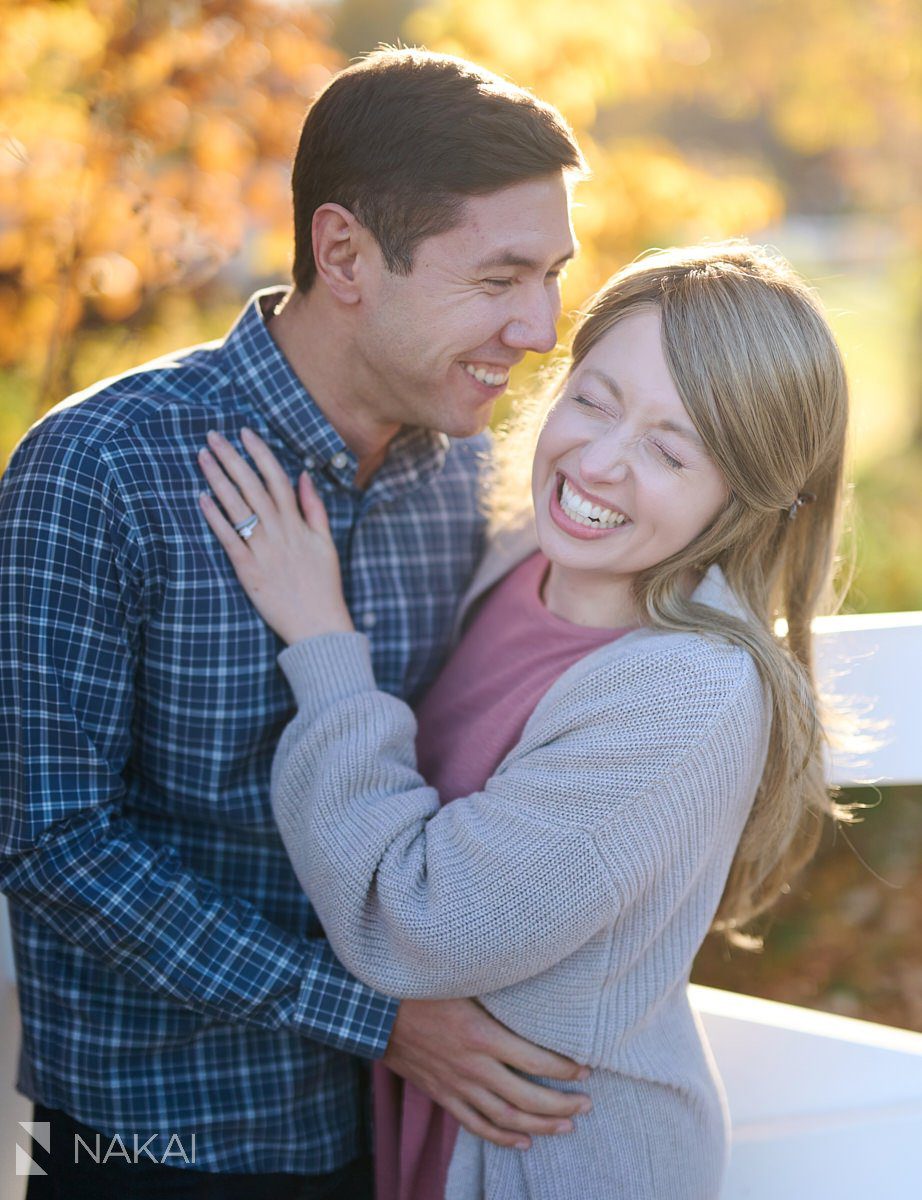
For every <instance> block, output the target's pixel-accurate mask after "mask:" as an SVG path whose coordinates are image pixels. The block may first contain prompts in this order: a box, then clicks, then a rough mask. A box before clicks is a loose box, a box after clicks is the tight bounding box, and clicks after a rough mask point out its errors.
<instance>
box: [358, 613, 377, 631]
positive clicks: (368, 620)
mask: <svg viewBox="0 0 922 1200" xmlns="http://www.w3.org/2000/svg"><path fill="white" fill-rule="evenodd" d="M377 623H378V618H377V616H376V614H375V613H373V612H366V613H362V624H363V625H364V626H365V628H366V629H374V627H375V625H377Z"/></svg>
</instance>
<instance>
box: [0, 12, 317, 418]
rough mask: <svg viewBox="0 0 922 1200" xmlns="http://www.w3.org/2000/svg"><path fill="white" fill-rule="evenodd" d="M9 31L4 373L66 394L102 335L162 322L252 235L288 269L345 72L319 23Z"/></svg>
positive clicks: (0, 22) (4, 87)
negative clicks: (319, 103)
mask: <svg viewBox="0 0 922 1200" xmlns="http://www.w3.org/2000/svg"><path fill="white" fill-rule="evenodd" d="M0 28H2V29H3V36H2V38H0V310H2V313H3V314H4V315H6V316H8V317H9V319H8V320H7V321H5V322H4V330H3V331H0V364H5V365H15V364H20V365H22V366H24V367H25V368H26V369H27V370H28V371H31V372H34V373H35V374H36V375H39V374H40V375H41V377H42V378H43V379H44V380H45V381H46V383H48V384H49V386H50V382H53V383H54V386H62V387H67V386H69V383H70V382H71V381H70V379H69V375H70V372H71V366H72V364H73V362H74V361H75V359H76V358H77V357H79V350H80V340H81V338H83V337H84V333H85V332H88V331H89V330H91V329H92V328H93V327H94V326H97V325H99V324H100V323H101V322H102V323H106V322H121V321H124V320H126V319H128V318H130V317H135V318H136V319H146V320H152V319H153V318H154V315H155V313H154V307H155V305H156V303H157V300H158V297H160V296H162V295H163V294H164V291H165V289H167V288H172V287H176V286H181V287H184V288H200V287H201V286H202V285H203V284H204V283H206V282H207V281H208V280H209V279H210V278H212V277H213V276H214V274H215V272H216V271H217V270H219V268H220V267H221V265H222V264H223V263H224V262H226V261H227V260H228V259H229V258H230V257H231V256H232V255H234V254H236V253H237V252H238V251H239V250H240V248H241V246H243V245H244V243H245V241H246V239H247V236H248V230H251V229H252V230H253V236H258V237H259V238H260V239H261V240H262V245H263V246H264V247H266V246H273V247H274V251H273V253H272V255H271V256H270V257H271V259H272V262H273V264H274V263H276V262H280V261H281V262H284V261H285V259H286V257H287V255H286V254H285V253H282V252H280V242H281V241H283V240H286V239H290V228H289V226H290V215H289V211H288V201H287V190H288V188H287V179H288V171H289V167H290V156H291V153H292V150H293V148H294V145H295V142H296V138H297V133H298V129H299V127H300V123H301V121H302V120H303V116H304V111H305V108H306V101H307V97H308V96H309V95H310V94H312V93H313V92H314V91H315V90H316V88H317V87H318V86H320V85H322V84H323V82H325V80H326V79H327V78H329V74H330V72H331V70H333V69H334V68H336V67H337V66H338V65H340V63H339V58H338V56H337V54H336V53H335V51H333V50H332V49H331V48H330V47H329V45H328V44H327V43H326V40H325V39H326V25H325V23H324V22H323V20H322V19H321V18H319V17H318V16H317V15H316V14H315V13H314V12H312V11H311V10H310V8H308V7H306V6H304V5H296V6H292V5H286V6H284V8H282V7H277V6H274V5H272V4H269V3H266V2H264V0H198V2H196V0H188V2H187V3H184V4H182V5H177V4H162V5H161V4H155V3H141V2H139V0H70V2H69V3H66V4H64V3H51V2H49V0H0ZM145 314H148V316H147V317H145ZM75 338H76V340H74V339H75ZM68 339H69V340H68ZM43 355H44V356H45V359H44V361H43V358H42V356H43ZM49 355H50V356H54V357H56V361H55V362H50V361H49V360H48V356H49ZM57 398H58V397H57V395H54V394H48V395H43V396H38V397H37V405H38V407H42V406H44V404H46V403H48V402H50V401H52V400H54V399H57Z"/></svg>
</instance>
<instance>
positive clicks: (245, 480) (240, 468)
mask: <svg viewBox="0 0 922 1200" xmlns="http://www.w3.org/2000/svg"><path fill="white" fill-rule="evenodd" d="M207 437H208V448H209V450H210V451H211V453H212V454H213V455H214V457H215V458H216V459H217V460H218V462H220V464H221V466H222V467H223V468H224V472H226V475H227V477H228V478H229V479H230V481H231V483H230V484H228V483H227V481H226V480H225V483H224V485H223V494H222V491H218V488H217V486H216V478H215V477H213V476H212V475H209V474H208V472H207V471H206V472H205V474H206V477H207V479H208V482H209V483H210V484H211V486H212V488H213V489H214V493H215V495H216V496H217V497H218V499H219V500H220V501H221V503H222V504H223V505H224V508H225V509H226V511H227V513H228V515H229V516H230V518H231V520H232V521H234V522H237V521H240V520H243V517H235V516H234V512H233V510H232V509H231V508H230V507H229V504H228V500H225V496H227V497H228V499H230V498H231V497H232V495H233V494H234V493H236V495H237V499H236V501H235V503H236V507H237V508H238V509H239V508H240V507H241V504H240V497H242V498H243V508H244V516H248V515H249V513H251V512H255V513H256V514H257V516H258V517H259V518H260V520H262V521H268V520H270V519H271V517H272V515H273V514H274V513H275V512H277V511H278V507H277V505H276V503H275V501H274V500H273V498H272V497H271V496H270V494H269V492H268V491H267V490H266V488H265V486H264V485H263V482H262V480H261V479H260V478H259V476H258V475H257V474H256V472H255V471H254V470H253V468H252V467H251V466H250V464H249V463H248V462H246V461H245V459H244V458H243V457H242V456H241V455H240V454H238V453H237V451H236V450H235V449H234V447H233V446H232V445H231V444H230V442H229V441H228V440H227V438H225V437H222V436H221V434H220V433H217V432H216V431H215V430H214V429H210V430H209V431H208V435H207ZM206 454H207V452H203V453H202V454H200V455H199V462H200V464H201V466H202V470H203V471H204V470H205V466H206V463H207V458H206V457H205V455H206ZM289 490H290V488H289Z"/></svg>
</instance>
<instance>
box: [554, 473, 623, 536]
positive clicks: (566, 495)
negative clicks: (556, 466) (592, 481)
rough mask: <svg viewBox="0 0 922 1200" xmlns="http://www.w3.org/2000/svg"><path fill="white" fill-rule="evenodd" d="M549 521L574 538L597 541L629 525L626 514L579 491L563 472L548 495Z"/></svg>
mask: <svg viewBox="0 0 922 1200" xmlns="http://www.w3.org/2000/svg"><path fill="white" fill-rule="evenodd" d="M550 513H551V520H552V521H553V522H554V523H555V525H557V526H558V527H559V528H560V529H562V530H563V531H564V533H568V534H570V536H571V537H576V538H600V537H606V536H608V535H610V534H613V533H615V532H616V531H618V530H622V529H624V527H625V526H627V525H630V524H631V523H632V522H631V519H630V517H629V516H628V515H627V513H624V512H622V511H621V510H620V509H618V508H615V507H614V506H612V505H611V504H605V503H604V501H602V500H601V499H600V498H599V497H596V496H592V495H591V494H589V493H588V492H586V491H584V490H583V489H582V488H580V487H579V486H578V485H577V484H576V483H574V482H573V481H572V480H571V479H570V478H569V477H568V476H567V475H566V474H564V473H563V472H562V471H559V472H558V473H557V486H556V487H555V488H553V489H552V491H551V500H550Z"/></svg>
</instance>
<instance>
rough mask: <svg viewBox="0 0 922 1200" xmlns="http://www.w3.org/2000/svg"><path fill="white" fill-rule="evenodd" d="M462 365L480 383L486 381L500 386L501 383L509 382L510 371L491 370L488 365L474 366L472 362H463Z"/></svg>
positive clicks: (491, 384)
mask: <svg viewBox="0 0 922 1200" xmlns="http://www.w3.org/2000/svg"><path fill="white" fill-rule="evenodd" d="M461 366H462V368H463V369H464V370H465V371H467V373H468V375H472V376H473V377H474V379H476V380H477V382H478V383H486V384H489V386H490V387H499V385H500V384H501V383H502V384H507V383H508V382H509V372H508V371H489V370H487V368H486V367H474V366H472V365H471V364H470V363H462V364H461Z"/></svg>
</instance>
